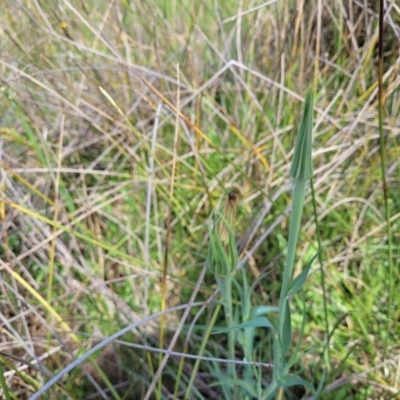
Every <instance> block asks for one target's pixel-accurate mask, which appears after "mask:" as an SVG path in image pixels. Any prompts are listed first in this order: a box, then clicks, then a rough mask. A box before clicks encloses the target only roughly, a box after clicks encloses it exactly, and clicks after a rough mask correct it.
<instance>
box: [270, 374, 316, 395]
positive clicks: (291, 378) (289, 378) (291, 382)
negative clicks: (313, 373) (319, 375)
mask: <svg viewBox="0 0 400 400" xmlns="http://www.w3.org/2000/svg"><path fill="white" fill-rule="evenodd" d="M278 385H280V386H282V387H291V386H296V385H301V386H305V387H306V388H308V389H310V390H311V391H312V392H313V393H315V389H314V386H313V385H312V384H311V383H310V382H308V381H306V380H305V379H303V378H300V377H299V376H296V375H286V376H283V377H281V378H280V379H279V380H278Z"/></svg>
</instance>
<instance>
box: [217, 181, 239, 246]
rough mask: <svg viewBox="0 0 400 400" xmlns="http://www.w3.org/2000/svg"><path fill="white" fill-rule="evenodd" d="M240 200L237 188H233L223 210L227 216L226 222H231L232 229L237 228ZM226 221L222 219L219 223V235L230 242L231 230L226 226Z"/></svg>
mask: <svg viewBox="0 0 400 400" xmlns="http://www.w3.org/2000/svg"><path fill="white" fill-rule="evenodd" d="M238 201H239V196H238V192H237V190H236V189H233V190H231V191H230V192H229V194H228V199H227V200H226V202H225V205H224V208H223V210H222V216H223V217H224V218H225V220H226V222H227V223H228V224H229V226H230V227H231V229H232V230H234V229H235V220H236V209H237V204H238ZM226 222H225V221H224V220H223V219H221V220H220V221H219V224H218V233H219V237H220V238H221V241H222V243H224V244H228V242H229V231H228V228H227V226H226Z"/></svg>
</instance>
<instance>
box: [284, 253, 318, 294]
mask: <svg viewBox="0 0 400 400" xmlns="http://www.w3.org/2000/svg"><path fill="white" fill-rule="evenodd" d="M317 255H318V253H316V254H315V256H314V257H313V258H312V259H311V260H310V261H309V262H308V263H307V265H306V267H305V268H304V269H303V271H301V273H300V274H299V275H297V276H296V278H295V279H294V280H293V282H292V283H291V285H290V288H289V291H288V296H293V295H294V294H296V293H297V292H298V291H299V290H300V289H301V288H302V287H303V285H304V282H305V281H306V279H307V276H308V273H309V272H310V268H311V266H312V263H313V262H314V260H315V259H316V257H317Z"/></svg>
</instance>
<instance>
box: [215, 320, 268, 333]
mask: <svg viewBox="0 0 400 400" xmlns="http://www.w3.org/2000/svg"><path fill="white" fill-rule="evenodd" d="M246 328H269V329H272V330H275V327H274V326H273V325H272V324H271V322H270V321H269V320H268V318H266V317H258V318H255V319H253V320H251V321H247V322H243V323H242V324H239V325H235V326H232V327H230V328H220V329H219V328H218V329H215V332H214V333H215V334H217V333H226V332H229V331H232V330H237V329H246Z"/></svg>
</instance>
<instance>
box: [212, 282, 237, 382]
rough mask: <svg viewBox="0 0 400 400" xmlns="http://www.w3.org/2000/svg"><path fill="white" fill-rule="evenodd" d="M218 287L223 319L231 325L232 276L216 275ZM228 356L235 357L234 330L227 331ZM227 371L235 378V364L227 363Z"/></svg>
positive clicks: (228, 325) (230, 326)
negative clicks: (223, 313)
mask: <svg viewBox="0 0 400 400" xmlns="http://www.w3.org/2000/svg"><path fill="white" fill-rule="evenodd" d="M215 279H216V280H217V284H218V287H219V289H220V291H221V297H222V302H223V305H224V310H225V320H226V326H227V328H232V326H233V307H232V278H231V277H227V276H224V277H221V276H216V277H215ZM228 357H229V359H230V360H234V359H235V331H234V330H230V331H228ZM227 373H228V375H229V376H230V377H233V378H236V368H235V364H233V363H228V366H227Z"/></svg>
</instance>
